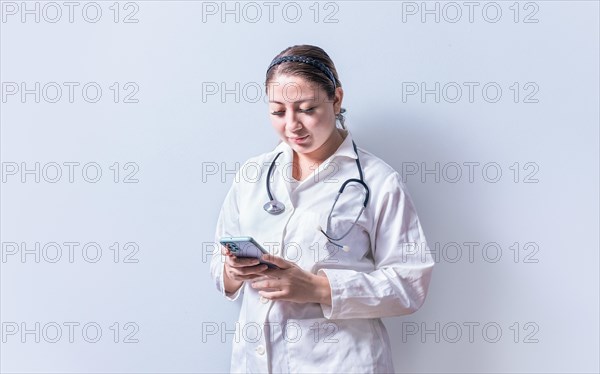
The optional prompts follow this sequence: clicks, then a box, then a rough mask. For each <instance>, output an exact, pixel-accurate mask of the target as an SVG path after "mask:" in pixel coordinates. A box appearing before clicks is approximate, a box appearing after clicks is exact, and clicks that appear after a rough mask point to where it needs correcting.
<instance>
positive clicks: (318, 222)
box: [211, 45, 433, 373]
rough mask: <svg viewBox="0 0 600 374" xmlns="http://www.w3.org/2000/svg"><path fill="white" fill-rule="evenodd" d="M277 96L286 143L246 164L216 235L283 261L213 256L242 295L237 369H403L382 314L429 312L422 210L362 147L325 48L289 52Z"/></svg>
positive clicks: (277, 76)
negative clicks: (253, 244) (247, 241)
mask: <svg viewBox="0 0 600 374" xmlns="http://www.w3.org/2000/svg"><path fill="white" fill-rule="evenodd" d="M266 92H267V95H268V97H269V111H270V118H271V122H272V125H273V127H274V129H275V131H276V132H277V133H278V135H279V136H280V138H281V140H282V142H280V143H279V145H278V146H277V147H276V148H275V149H274V150H272V151H270V152H267V153H264V154H261V155H259V156H256V157H252V158H250V159H249V160H247V161H246V162H245V163H244V165H243V166H242V168H241V169H240V171H239V172H238V175H237V176H236V178H235V181H234V183H233V185H232V187H231V189H230V190H229V193H228V194H227V197H226V198H225V202H224V203H223V207H222V209H221V212H220V215H219V219H218V223H217V230H216V241H217V242H218V240H219V239H220V238H221V237H223V236H252V237H253V238H254V239H255V240H256V241H257V242H258V243H259V244H261V245H262V246H263V247H264V248H266V249H267V251H268V252H269V254H268V255H264V256H263V258H262V260H264V261H266V262H270V263H272V264H275V265H277V267H278V268H268V267H267V265H264V264H259V262H258V260H256V259H250V258H236V256H234V255H233V254H232V253H231V252H229V251H228V249H227V248H226V247H222V252H221V253H215V254H214V255H213V258H212V262H211V275H212V277H213V279H214V280H215V282H216V287H217V289H218V290H219V291H220V292H221V293H222V294H223V295H224V296H225V297H226V298H228V299H230V300H236V299H237V298H238V297H240V295H242V294H243V301H242V308H241V311H240V317H239V321H238V324H237V325H236V332H235V338H234V343H233V353H232V359H231V371H232V372H261V373H266V372H303V373H305V372H345V373H347V372H358V373H368V372H393V371H394V368H393V362H392V353H391V350H390V343H389V338H388V334H387V332H386V329H385V327H384V325H383V323H382V321H381V319H380V318H381V317H389V316H399V315H405V314H409V313H413V312H415V311H416V310H417V309H419V308H420V306H421V305H422V304H423V302H424V300H425V296H426V294H427V289H428V286H429V280H430V277H431V271H432V268H433V260H432V258H431V256H430V254H429V251H428V248H427V244H426V241H425V236H424V234H423V230H422V228H421V225H420V222H419V219H418V217H417V213H416V210H415V207H414V206H413V203H412V201H411V199H410V196H409V195H408V194H407V192H406V191H405V186H404V185H403V183H402V181H401V177H400V175H399V174H398V172H396V171H395V170H394V169H393V168H392V167H390V166H389V165H387V164H386V163H385V162H383V161H382V160H381V159H379V158H377V157H376V156H374V155H372V154H371V153H369V152H367V151H365V150H364V149H362V148H359V147H356V145H355V144H354V142H353V140H352V136H351V134H350V132H349V131H348V130H346V128H345V126H344V117H343V115H342V113H343V108H342V98H343V90H342V87H341V82H340V80H339V78H338V75H337V71H336V69H335V66H334V64H333V62H332V61H331V59H330V58H329V56H328V55H327V54H326V53H325V52H324V51H323V50H322V49H321V48H319V47H315V46H310V45H300V46H293V47H290V48H287V49H285V50H284V51H282V52H281V53H280V54H279V55H277V56H276V57H275V59H274V60H273V61H272V63H271V65H270V66H269V68H268V69H267V76H266ZM336 120H339V122H340V125H341V128H338V127H337V126H336V123H337V122H336ZM348 179H350V182H348V183H346V184H345V187H344V189H343V192H342V193H341V194H340V197H339V199H338V200H335V199H336V196H337V195H338V192H339V190H340V188H341V186H342V184H343V183H344V182H345V181H346V180H348ZM334 201H335V206H333V205H334ZM265 202H266V204H265ZM332 206H333V209H332Z"/></svg>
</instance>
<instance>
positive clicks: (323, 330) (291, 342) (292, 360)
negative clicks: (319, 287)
mask: <svg viewBox="0 0 600 374" xmlns="http://www.w3.org/2000/svg"><path fill="white" fill-rule="evenodd" d="M374 321H375V320H373V319H352V320H329V319H326V318H310V319H289V320H288V322H287V326H286V332H287V333H286V339H285V344H286V347H287V352H288V363H289V371H290V373H374V372H380V371H381V370H378V369H381V367H382V366H381V365H382V358H385V359H386V360H388V359H389V357H387V356H386V355H385V353H386V352H387V349H386V347H384V346H383V343H384V342H382V341H381V340H380V339H379V334H378V333H377V332H376V330H375V329H374V325H373V323H374ZM384 356H386V357H384ZM384 366H385V365H384Z"/></svg>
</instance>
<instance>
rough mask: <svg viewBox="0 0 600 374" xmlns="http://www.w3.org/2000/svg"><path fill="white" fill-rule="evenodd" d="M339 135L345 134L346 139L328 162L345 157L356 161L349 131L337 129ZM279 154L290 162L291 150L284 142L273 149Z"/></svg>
mask: <svg viewBox="0 0 600 374" xmlns="http://www.w3.org/2000/svg"><path fill="white" fill-rule="evenodd" d="M338 130H339V131H340V132H341V133H342V136H343V134H347V135H346V138H345V139H344V141H343V142H342V144H340V146H339V147H338V149H337V150H336V151H335V152H334V153H333V155H332V156H331V157H330V158H329V160H332V159H334V158H335V157H338V156H346V157H350V158H353V159H356V158H357V156H356V152H354V147H353V146H352V134H351V133H350V131H348V130H344V129H338ZM279 152H283V153H284V154H283V155H282V156H285V157H284V159H285V160H287V161H288V162H291V160H292V155H293V152H292V148H291V147H290V146H289V145H288V144H287V143H285V142H283V141H282V142H281V143H279V144H278V145H277V147H275V153H276V154H277V153H279Z"/></svg>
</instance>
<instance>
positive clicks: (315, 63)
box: [267, 55, 337, 88]
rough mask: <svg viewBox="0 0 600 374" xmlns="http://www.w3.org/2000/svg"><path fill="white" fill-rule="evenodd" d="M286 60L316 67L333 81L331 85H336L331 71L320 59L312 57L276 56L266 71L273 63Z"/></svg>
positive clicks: (276, 63)
mask: <svg viewBox="0 0 600 374" xmlns="http://www.w3.org/2000/svg"><path fill="white" fill-rule="evenodd" d="M286 61H294V62H304V63H305V64H310V65H312V66H314V67H316V68H317V69H319V70H321V71H322V72H323V73H325V75H327V77H328V78H329V79H330V80H331V81H332V82H333V87H334V88H335V87H337V84H335V77H334V76H333V73H332V72H331V70H330V69H329V68H328V67H327V66H326V65H325V64H324V63H322V62H321V61H318V60H315V59H314V58H312V57H306V56H299V55H289V56H282V57H278V58H276V59H274V60H273V61H271V65H269V68H268V69H267V73H269V70H271V68H272V67H273V66H275V65H279V64H281V63H282V62H286Z"/></svg>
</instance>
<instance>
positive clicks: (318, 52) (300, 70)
mask: <svg viewBox="0 0 600 374" xmlns="http://www.w3.org/2000/svg"><path fill="white" fill-rule="evenodd" d="M290 55H300V56H305V57H310V58H313V59H315V60H317V61H319V62H321V63H323V64H324V65H325V66H327V67H328V68H329V70H331V73H332V74H333V77H334V78H335V83H336V85H337V87H341V86H342V82H340V80H339V78H338V74H337V70H336V69H335V65H333V61H332V60H331V58H330V57H329V55H328V54H327V53H326V52H325V51H324V50H323V49H321V48H319V47H317V46H314V45H308V44H302V45H294V46H291V47H288V48H286V49H284V50H283V51H281V52H280V53H279V54H278V55H277V56H275V57H274V58H273V59H276V58H279V57H282V56H290ZM280 74H285V75H293V76H297V77H301V78H303V79H305V80H307V81H309V82H312V83H315V84H316V85H317V86H318V87H320V88H321V89H323V90H324V91H325V92H326V93H327V98H328V99H329V100H333V98H334V96H335V86H334V84H333V82H332V81H331V79H329V77H328V76H327V74H325V73H324V72H322V71H321V70H320V69H319V68H317V67H315V66H313V65H311V64H307V63H304V62H296V61H286V62H282V63H280V64H278V65H275V66H273V67H272V68H271V69H270V70H269V71H268V72H267V77H266V79H265V93H266V94H267V95H268V94H269V92H268V91H269V82H271V81H272V80H273V78H274V77H275V76H277V75H280Z"/></svg>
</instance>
